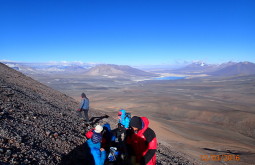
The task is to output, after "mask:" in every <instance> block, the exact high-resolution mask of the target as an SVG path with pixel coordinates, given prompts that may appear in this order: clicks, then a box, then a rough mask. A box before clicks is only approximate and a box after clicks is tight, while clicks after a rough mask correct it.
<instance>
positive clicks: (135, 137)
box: [127, 117, 157, 165]
mask: <svg viewBox="0 0 255 165" xmlns="http://www.w3.org/2000/svg"><path fill="white" fill-rule="evenodd" d="M141 119H142V121H143V128H142V129H141V130H139V131H138V132H137V133H133V134H131V136H130V137H129V138H128V139H127V143H128V144H130V145H131V147H132V149H133V152H134V154H135V156H136V162H137V163H140V164H141V165H155V164H156V149H157V139H156V135H155V132H154V131H153V130H152V129H150V128H149V127H148V126H149V120H148V118H146V117H141Z"/></svg>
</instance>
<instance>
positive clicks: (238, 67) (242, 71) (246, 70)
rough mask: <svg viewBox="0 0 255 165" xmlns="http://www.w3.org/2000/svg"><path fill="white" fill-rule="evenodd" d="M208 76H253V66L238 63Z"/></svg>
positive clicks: (254, 68) (249, 63) (254, 72)
mask: <svg viewBox="0 0 255 165" xmlns="http://www.w3.org/2000/svg"><path fill="white" fill-rule="evenodd" d="M209 74H210V75H213V76H236V75H253V74H254V75H255V64H254V63H251V62H239V63H236V64H232V65H228V66H226V67H222V68H220V69H218V70H216V71H214V72H211V73H209Z"/></svg>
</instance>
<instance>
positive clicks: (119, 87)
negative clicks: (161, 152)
mask: <svg viewBox="0 0 255 165" xmlns="http://www.w3.org/2000/svg"><path fill="white" fill-rule="evenodd" d="M34 78H35V79H37V80H39V81H40V82H42V83H44V84H46V85H48V86H50V87H52V88H54V89H57V90H59V91H61V92H63V93H65V94H67V95H69V96H72V97H73V98H75V99H76V100H78V101H79V100H80V94H81V93H82V92H85V93H86V94H87V96H88V97H89V99H90V102H91V105H90V106H91V110H92V111H96V110H100V111H104V112H107V113H108V114H110V115H111V116H116V118H117V111H118V110H119V109H125V110H127V111H128V112H131V113H132V115H138V116H146V117H148V118H149V120H150V127H151V128H152V129H153V130H154V131H155V132H156V135H157V137H158V140H159V141H160V142H161V143H164V144H166V145H169V146H171V147H173V148H175V149H176V151H180V152H182V153H184V154H186V155H187V157H192V158H194V159H196V160H197V161H198V162H201V164H241V165H246V164H247V165H248V164H254V162H255V76H241V77H229V78H219V77H218V78H216V77H200V78H194V79H181V80H147V81H131V80H129V79H123V78H118V79H117V78H115V79H113V78H111V79H109V78H102V77H101V78H99V77H85V76H84V77H79V78H77V76H75V75H51V76H42V75H40V76H35V77H34Z"/></svg>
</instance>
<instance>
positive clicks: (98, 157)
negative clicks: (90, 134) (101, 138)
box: [86, 139, 106, 165]
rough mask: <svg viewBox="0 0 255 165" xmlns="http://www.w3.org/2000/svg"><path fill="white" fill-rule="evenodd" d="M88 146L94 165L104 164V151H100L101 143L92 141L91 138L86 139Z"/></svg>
mask: <svg viewBox="0 0 255 165" xmlns="http://www.w3.org/2000/svg"><path fill="white" fill-rule="evenodd" d="M86 143H87V144H88V146H89V148H90V152H91V154H92V156H93V158H94V161H95V165H104V161H105V159H106V151H100V148H101V143H93V142H92V141H91V139H88V140H87V141H86Z"/></svg>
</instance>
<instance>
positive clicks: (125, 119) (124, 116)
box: [118, 109, 130, 129]
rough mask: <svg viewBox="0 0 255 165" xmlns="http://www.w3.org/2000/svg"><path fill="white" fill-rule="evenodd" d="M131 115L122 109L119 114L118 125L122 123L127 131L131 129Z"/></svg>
mask: <svg viewBox="0 0 255 165" xmlns="http://www.w3.org/2000/svg"><path fill="white" fill-rule="evenodd" d="M128 114H129V113H127V112H126V110H124V109H121V110H119V112H118V119H119V120H118V123H121V124H122V125H123V126H124V127H125V128H126V129H128V127H129V122H130V116H129V115H128Z"/></svg>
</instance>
